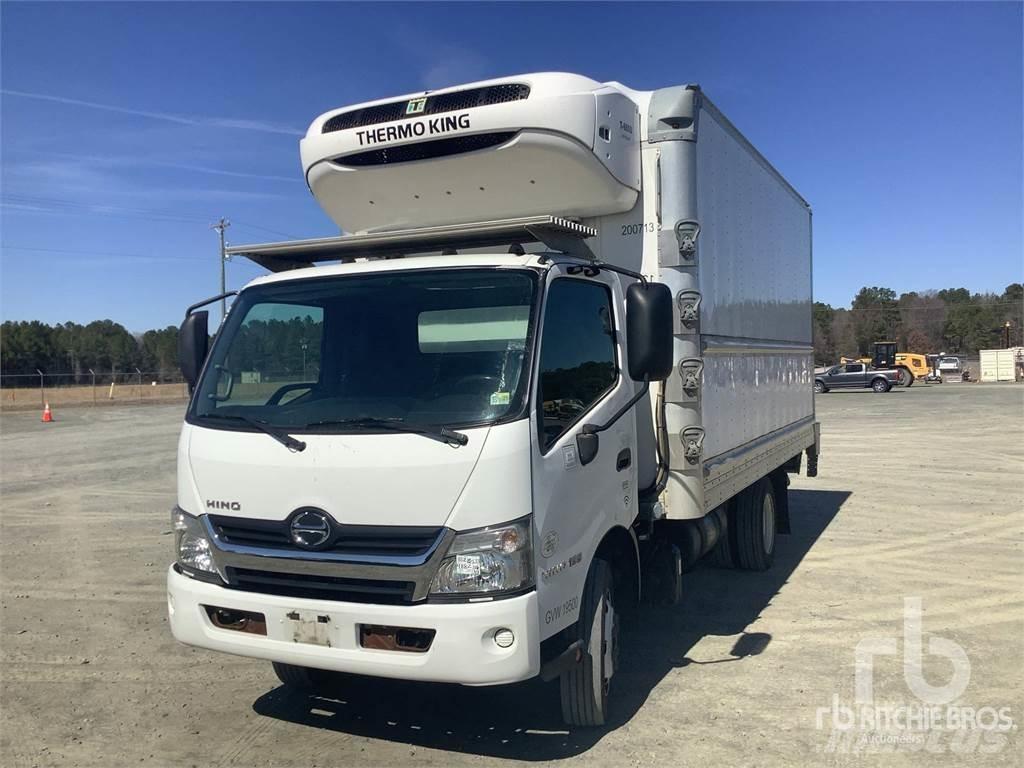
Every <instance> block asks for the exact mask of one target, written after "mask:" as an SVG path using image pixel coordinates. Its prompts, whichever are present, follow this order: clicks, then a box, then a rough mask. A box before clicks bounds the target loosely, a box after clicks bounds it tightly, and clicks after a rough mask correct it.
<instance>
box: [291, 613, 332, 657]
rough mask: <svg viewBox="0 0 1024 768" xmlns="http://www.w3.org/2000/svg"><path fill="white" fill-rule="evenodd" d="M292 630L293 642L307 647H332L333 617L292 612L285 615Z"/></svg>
mask: <svg viewBox="0 0 1024 768" xmlns="http://www.w3.org/2000/svg"><path fill="white" fill-rule="evenodd" d="M285 618H286V619H288V622H289V624H290V625H291V630H292V640H293V641H294V642H296V643H305V644H307V645H323V646H327V647H328V648H329V647H330V645H331V635H330V628H331V617H330V616H327V615H325V614H322V613H307V612H302V611H291V612H290V613H287V614H285Z"/></svg>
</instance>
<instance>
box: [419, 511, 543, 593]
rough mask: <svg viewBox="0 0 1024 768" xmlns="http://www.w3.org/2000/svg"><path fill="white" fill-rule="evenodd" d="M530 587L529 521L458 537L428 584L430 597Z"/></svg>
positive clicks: (531, 538) (531, 577) (530, 542)
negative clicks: (432, 595) (431, 581)
mask: <svg viewBox="0 0 1024 768" xmlns="http://www.w3.org/2000/svg"><path fill="white" fill-rule="evenodd" d="M532 584H533V534H532V532H531V527H530V519H529V518H526V519H523V520H517V521H516V522H514V523H509V524H507V525H500V526H493V527H488V528H482V529H480V530H476V531H466V532H465V533H460V534H458V535H457V536H456V537H455V539H454V541H452V544H451V547H450V548H449V549H448V554H447V555H446V556H445V558H444V560H442V561H441V567H440V568H438V571H437V575H436V576H435V577H434V581H433V583H432V584H431V585H430V592H431V594H434V595H452V594H467V593H495V592H510V591H514V590H519V589H524V588H526V587H529V586H531V585H532Z"/></svg>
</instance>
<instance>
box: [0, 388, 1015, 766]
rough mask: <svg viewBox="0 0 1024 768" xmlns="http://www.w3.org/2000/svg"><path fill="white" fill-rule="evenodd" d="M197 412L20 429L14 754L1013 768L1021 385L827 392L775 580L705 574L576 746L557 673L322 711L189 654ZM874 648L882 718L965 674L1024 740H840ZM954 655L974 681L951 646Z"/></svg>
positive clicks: (6, 677) (238, 662)
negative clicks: (912, 613) (167, 579)
mask: <svg viewBox="0 0 1024 768" xmlns="http://www.w3.org/2000/svg"><path fill="white" fill-rule="evenodd" d="M181 413H182V408H181V406H180V405H173V406H167V405H154V406H139V407H133V408H97V409H89V408H82V409H78V410H71V409H68V410H63V411H58V412H57V414H56V417H57V421H56V422H55V423H53V424H48V425H44V424H41V423H39V421H38V414H34V413H32V414H29V413H14V414H8V413H5V414H4V415H3V417H2V437H0V468H2V478H0V493H2V507H0V509H2V512H0V556H2V561H0V586H2V604H0V643H2V648H0V650H2V655H0V661H2V663H0V674H2V681H0V683H2V688H0V696H2V698H0V705H2V713H0V728H2V733H0V765H3V766H36V765H40V766H42V765H61V766H65V765H67V766H72V765H82V766H85V765H89V766H121V765H168V766H170V765H174V766H177V765H184V766H228V765H239V766H250V765H251V766H349V765H370V766H378V765H382V766H391V765H410V764H415V765H424V766H429V765H437V766H455V765H470V764H474V765H479V764H485V763H486V764H492V763H493V764H499V763H508V764H510V763H512V762H513V761H514V762H523V761H528V762H545V761H546V762H552V763H563V762H564V763H573V764H583V763H584V761H586V764H587V765H588V766H622V765H672V766H687V765H708V764H716V765H759V766H776V765H777V766H791V765H814V766H817V765H858V766H859V765H871V766H875V765H877V766H901V765H922V766H923V765H928V766H933V765H937V766H945V765H979V766H980V765H985V766H991V765H1020V764H1021V760H1022V751H1024V750H1022V743H1021V740H1020V737H1019V735H1018V732H1017V730H1016V728H1017V724H1018V723H1020V722H1021V719H1022V717H1024V711H1022V705H1024V694H1022V690H1024V685H1022V683H1024V671H1022V670H1024V664H1022V661H1024V640H1022V638H1024V597H1022V585H1024V579H1022V576H1024V551H1022V540H1024V536H1022V534H1024V522H1022V513H1024V471H1022V470H1024V441H1022V440H1021V436H1022V431H1024V430H1022V427H1024V387H1019V386H1015V385H1005V386H1001V385H990V386H985V385H971V386H956V387H950V386H945V385H942V386H938V385H936V386H924V385H920V384H919V385H915V386H914V387H913V388H912V389H911V390H896V391H893V392H892V393H889V394H887V395H876V394H873V393H871V392H870V391H864V392H848V393H847V392H839V393H829V394H827V395H824V396H819V398H818V417H819V419H820V421H821V422H822V440H823V453H822V457H821V473H820V475H819V477H818V478H816V479H808V478H805V477H802V476H801V477H796V478H794V481H793V486H792V488H791V491H790V494H791V505H792V519H793V534H792V535H790V536H785V537H782V538H780V540H779V544H778V551H777V555H776V563H775V567H774V569H773V570H772V571H770V572H768V573H767V574H749V573H736V572H731V571H725V570H718V569H713V568H704V567H701V568H698V569H697V570H696V571H695V572H693V573H691V574H689V575H688V576H687V577H686V585H687V589H688V592H687V597H686V600H685V601H684V604H683V605H682V606H680V607H678V608H676V609H671V610H664V609H663V610H661V611H655V610H650V609H648V610H645V611H644V612H643V613H642V614H641V616H640V618H639V620H638V621H637V624H636V626H634V627H632V628H631V630H630V634H629V636H628V637H627V643H628V645H627V646H626V648H625V657H626V658H625V659H624V666H623V668H622V669H621V671H620V672H619V674H618V675H617V676H616V678H615V680H614V688H615V689H616V691H615V693H616V696H617V701H616V704H617V708H616V710H615V713H614V714H615V722H614V723H613V725H612V726H611V727H609V728H607V729H602V730H594V731H572V732H567V731H566V730H565V729H564V728H563V727H562V726H561V724H560V718H559V716H558V711H557V706H556V702H555V698H556V695H555V694H556V690H555V689H554V688H553V687H552V686H546V685H543V684H540V683H538V682H531V683H526V684H521V685H516V686H509V687H505V688H500V689H470V688H459V687H453V686H439V685H424V684H413V683H403V682H397V681H379V680H364V679H357V680H354V681H351V682H349V683H348V684H347V685H346V686H345V687H343V688H342V689H340V690H339V692H338V698H329V699H328V698H312V697H305V696H298V695H294V694H287V693H285V692H284V691H283V689H281V688H280V687H279V686H278V685H277V682H276V678H275V677H274V676H273V673H272V672H271V670H270V666H269V664H266V663H263V662H259V661H253V660H248V659H243V658H235V657H230V656H224V655H219V654H215V653H212V652H206V651H200V650H196V649H191V648H186V647H184V646H181V645H178V644H177V643H176V642H175V641H174V640H173V639H172V638H171V635H170V632H169V630H168V628H167V621H166V615H165V612H166V608H165V601H164V572H165V568H166V565H167V563H168V561H169V559H170V547H171V536H170V535H169V525H168V509H169V508H170V506H171V505H172V504H173V502H174V455H175V443H176V436H177V431H178V427H179V423H180V419H181ZM907 598H920V600H921V605H922V609H923V632H924V648H925V650H926V654H925V656H924V659H923V662H922V663H921V665H920V667H918V666H916V665H915V663H914V659H913V654H911V655H910V656H911V658H910V661H909V663H908V664H904V663H903V654H904V652H905V651H906V650H907V648H908V647H910V648H911V649H912V648H913V646H912V645H911V644H908V642H907V639H910V640H911V641H912V640H913V638H914V633H913V632H910V633H908V634H906V635H905V634H904V600H905V599H907ZM910 605H911V606H913V602H911V603H910ZM871 638H879V639H882V640H883V641H884V640H885V639H887V638H888V642H889V644H890V647H889V648H888V650H892V651H895V652H896V655H880V656H877V657H875V658H876V660H875V663H874V675H873V683H874V689H873V693H874V698H873V702H874V704H876V705H879V704H882V703H888V704H891V705H897V706H898V705H915V706H917V707H920V706H922V699H921V698H920V694H921V693H922V690H924V689H923V688H922V685H925V686H927V685H930V686H933V687H938V686H943V685H946V684H947V682H949V681H951V680H952V682H953V684H955V683H956V682H957V681H958V680H961V679H962V675H961V677H960V678H958V677H957V675H956V674H954V672H955V671H956V670H957V669H961V671H962V668H963V664H964V662H963V659H966V663H967V664H968V665H969V671H970V678H969V682H968V683H967V685H966V688H964V689H963V690H962V691H955V692H954V694H959V695H958V697H957V698H956V699H955V700H954V701H952V702H951V703H949V704H948V706H947V703H946V702H945V701H944V700H943V701H942V702H941V705H939V704H936V708H937V709H938V710H941V712H940V714H941V716H942V717H950V716H959V717H961V718H963V717H969V716H971V715H968V714H966V713H967V711H968V709H967V708H970V711H971V712H973V711H975V710H980V711H981V712H982V713H984V717H982V719H983V721H984V722H986V723H988V724H991V722H992V718H993V717H994V715H992V714H991V713H992V712H994V711H996V710H999V709H1000V708H1009V709H1008V711H1007V710H1004V712H1003V715H1004V718H1010V719H1012V721H1013V726H1012V728H1011V729H1010V730H1008V731H1005V732H993V731H987V732H982V731H978V730H970V729H961V730H953V731H949V730H945V731H935V730H933V731H931V732H930V734H922V732H920V731H914V730H904V731H902V732H901V733H902V735H903V737H904V738H905V739H909V743H903V744H900V745H898V746H897V747H893V746H888V747H884V746H881V747H880V746H877V745H875V746H872V745H871V744H870V743H865V742H864V741H861V740H859V737H860V736H861V735H862V734H859V733H858V734H854V735H853V736H854V738H853V739H852V740H847V739H849V737H850V734H845V735H844V734H843V733H841V732H839V731H834V730H833V727H832V720H833V718H832V709H831V708H832V707H833V705H834V702H835V707H837V708H838V710H839V711H840V721H841V718H842V716H843V715H842V711H841V708H842V707H845V706H851V705H852V704H853V699H854V652H855V649H856V648H857V647H858V644H861V647H863V645H864V643H863V642H862V641H870V640H871ZM930 639H937V640H939V641H940V642H937V643H936V644H935V646H933V647H932V648H931V653H928V652H927V651H928V650H929V643H928V641H929V640H930ZM941 640H946V641H951V643H952V644H953V645H950V643H945V644H943V643H942V642H941ZM880 647H881V648H882V649H883V650H884V649H885V646H880ZM950 648H952V649H953V650H950ZM956 649H962V652H963V654H964V656H963V659H960V664H959V667H955V666H954V665H953V664H951V662H950V661H949V660H948V659H947V658H946V657H945V656H943V653H945V654H946V656H952V657H953V658H954V659H956V658H958V653H957V652H956ZM921 672H923V681H924V682H923V683H922V680H921V679H919V678H920V673H921ZM913 682H916V683H917V685H916V687H914V686H913V685H912V683H913ZM940 693H941V692H940ZM929 695H931V696H932V698H931V699H928V698H927V697H928V696H929ZM936 695H937V694H936V692H935V690H934V689H932V690H931V691H930V692H929V691H927V690H924V696H925V697H926V698H925V700H924V703H926V704H927V703H929V702H932V703H934V702H936V701H938V700H939V699H942V698H943V697H942V696H941V695H939V696H938V699H936V698H935V697H936ZM834 697H838V698H837V699H835V698H834ZM946 698H948V696H947V697H946ZM819 708H823V709H824V712H821V713H819ZM987 708H992V710H989V709H987ZM918 711H920V710H918ZM951 712H952V715H951V714H950V713H951ZM819 721H820V722H819ZM918 722H920V720H919V721H918ZM1003 722H1007V721H1006V720H1005V719H1004V721H1003ZM819 725H820V727H819ZM866 736H868V737H870V736H871V733H870V732H868V733H867V734H866ZM924 736H927V738H923V737H924ZM922 738H923V741H922Z"/></svg>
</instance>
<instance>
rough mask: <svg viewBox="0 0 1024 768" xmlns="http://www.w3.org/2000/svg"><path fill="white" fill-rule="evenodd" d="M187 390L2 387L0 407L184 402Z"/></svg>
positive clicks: (150, 385) (122, 386)
mask: <svg viewBox="0 0 1024 768" xmlns="http://www.w3.org/2000/svg"><path fill="white" fill-rule="evenodd" d="M187 397H188V389H187V388H186V385H185V384H183V383H180V382H179V383H176V384H153V383H152V382H150V383H146V384H143V385H141V386H140V385H138V384H116V385H114V387H113V388H111V386H110V383H109V382H108V383H107V384H100V385H97V386H96V387H91V386H83V387H46V388H44V389H43V391H42V392H41V393H40V391H39V387H35V388H32V387H4V388H3V389H0V408H2V409H3V410H5V411H6V410H16V411H39V410H41V409H42V403H44V402H47V403H49V404H50V407H51V408H61V407H63V406H65V405H74V406H80V405H89V406H97V407H99V406H104V405H130V404H149V403H158V402H169V401H177V402H180V403H184V402H185V400H186V398H187Z"/></svg>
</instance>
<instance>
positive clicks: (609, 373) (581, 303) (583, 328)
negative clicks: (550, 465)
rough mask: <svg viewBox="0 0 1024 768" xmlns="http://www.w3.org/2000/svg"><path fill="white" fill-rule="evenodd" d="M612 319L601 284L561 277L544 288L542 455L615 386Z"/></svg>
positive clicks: (540, 409) (540, 388)
mask: <svg viewBox="0 0 1024 768" xmlns="http://www.w3.org/2000/svg"><path fill="white" fill-rule="evenodd" d="M613 318H614V314H613V313H612V305H611V293H610V292H609V290H608V288H607V287H605V286H604V285H602V284H600V283H593V282H589V281H585V280H574V279H571V278H560V279H557V280H555V281H554V282H553V283H552V284H551V287H550V288H549V289H548V295H547V299H546V309H545V311H544V328H543V330H542V332H541V347H540V381H539V384H538V396H537V403H538V405H537V410H538V414H537V418H538V422H539V426H540V434H541V447H542V450H543V451H545V452H546V451H547V449H548V448H549V447H550V446H551V445H552V444H553V443H554V442H555V441H556V440H557V439H558V438H559V437H561V436H562V435H563V434H564V433H565V432H566V431H567V430H568V429H569V428H570V427H571V426H572V425H573V424H575V423H576V422H577V421H579V420H580V418H581V417H582V416H583V414H584V413H586V412H587V411H589V410H590V408H591V407H592V406H593V405H594V404H595V403H596V402H597V401H598V400H600V399H601V398H602V397H604V395H605V394H606V393H607V392H608V391H609V390H610V389H611V388H612V387H614V386H615V382H616V380H617V378H618V368H617V365H616V360H615V326H614V319H613Z"/></svg>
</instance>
